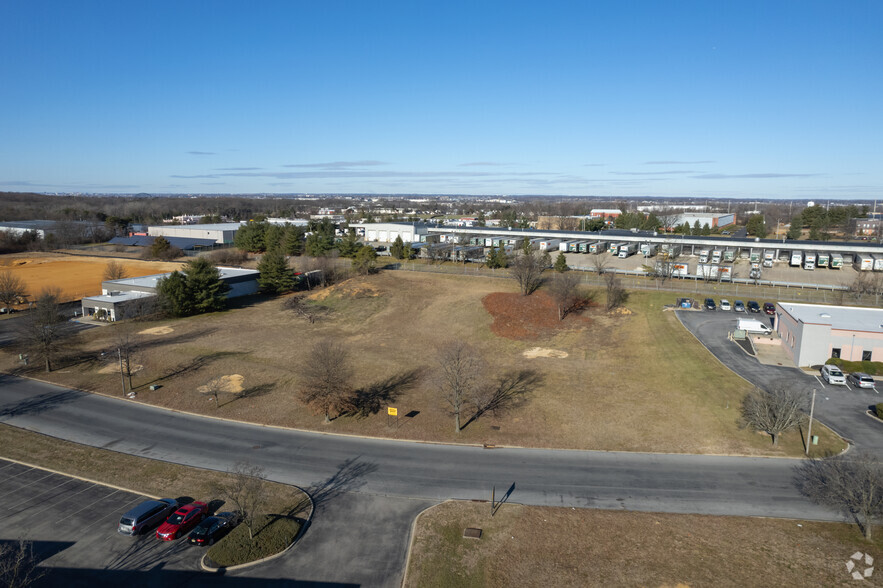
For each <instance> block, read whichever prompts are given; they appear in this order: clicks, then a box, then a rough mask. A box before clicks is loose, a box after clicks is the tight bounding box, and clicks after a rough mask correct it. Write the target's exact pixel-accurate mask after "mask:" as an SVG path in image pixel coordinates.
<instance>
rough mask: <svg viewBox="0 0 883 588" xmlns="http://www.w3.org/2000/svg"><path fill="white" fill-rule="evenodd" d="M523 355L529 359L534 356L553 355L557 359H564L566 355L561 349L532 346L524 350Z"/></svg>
mask: <svg viewBox="0 0 883 588" xmlns="http://www.w3.org/2000/svg"><path fill="white" fill-rule="evenodd" d="M522 355H523V356H524V357H527V358H529V359H533V358H535V357H554V358H557V359H564V358H565V357H567V352H566V351H561V350H560V349H546V348H544V347H533V348H531V349H528V350H526V351H525V352H524V353H522Z"/></svg>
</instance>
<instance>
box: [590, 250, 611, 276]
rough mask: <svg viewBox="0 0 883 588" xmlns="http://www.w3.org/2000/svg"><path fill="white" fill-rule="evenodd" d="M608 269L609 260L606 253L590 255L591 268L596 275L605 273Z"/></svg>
mask: <svg viewBox="0 0 883 588" xmlns="http://www.w3.org/2000/svg"><path fill="white" fill-rule="evenodd" d="M609 267H610V260H609V259H608V258H607V252H606V251H598V252H595V253H593V254H592V268H593V269H594V270H595V271H596V272H598V275H599V276H600V275H603V274H605V273H607V269H608V268H609Z"/></svg>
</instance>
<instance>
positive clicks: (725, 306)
mask: <svg viewBox="0 0 883 588" xmlns="http://www.w3.org/2000/svg"><path fill="white" fill-rule="evenodd" d="M720 309H721V310H732V307H731V306H730V301H729V300H726V299H724V298H721V306H720Z"/></svg>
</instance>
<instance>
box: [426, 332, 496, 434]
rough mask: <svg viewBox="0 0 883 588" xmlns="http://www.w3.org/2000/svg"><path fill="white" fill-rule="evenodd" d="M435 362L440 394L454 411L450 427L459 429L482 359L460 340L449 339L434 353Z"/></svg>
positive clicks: (477, 386) (478, 385) (478, 379)
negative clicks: (449, 340) (435, 355)
mask: <svg viewBox="0 0 883 588" xmlns="http://www.w3.org/2000/svg"><path fill="white" fill-rule="evenodd" d="M436 361H437V363H438V375H437V380H438V387H439V389H440V390H441V393H442V397H443V398H444V400H445V402H447V403H448V405H449V406H450V407H451V413H452V414H453V415H454V430H455V431H456V432H457V433H459V432H460V430H461V429H462V427H461V425H460V422H461V421H460V417H461V415H462V412H463V410H464V408H465V407H466V406H467V404H468V403H469V402H470V400H471V399H472V397H473V396H474V395H475V394H476V392H477V391H478V390H479V389H480V388H481V377H482V374H483V373H484V368H485V365H484V361H482V359H481V358H480V357H479V355H478V353H477V352H476V351H475V350H474V349H473V348H472V347H471V346H470V345H469V344H468V343H465V342H464V341H451V342H449V343H447V344H445V345H443V346H442V347H441V348H440V349H439V352H438V356H437V357H436Z"/></svg>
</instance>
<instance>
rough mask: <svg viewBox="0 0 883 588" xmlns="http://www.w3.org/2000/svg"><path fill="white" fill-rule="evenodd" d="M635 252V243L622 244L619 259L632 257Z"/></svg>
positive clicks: (636, 248)
mask: <svg viewBox="0 0 883 588" xmlns="http://www.w3.org/2000/svg"><path fill="white" fill-rule="evenodd" d="M637 252H638V244H637V243H623V245H622V247H620V248H619V257H620V259H625V258H626V257H629V256H632V255H634V254H635V253H637Z"/></svg>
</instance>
